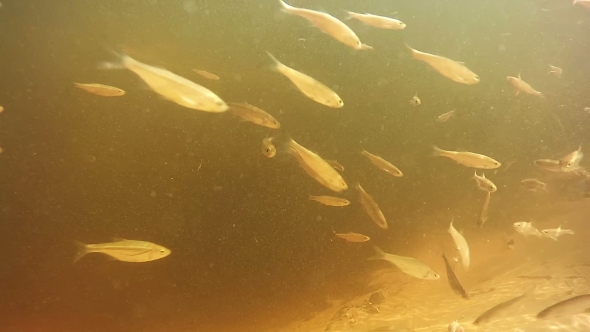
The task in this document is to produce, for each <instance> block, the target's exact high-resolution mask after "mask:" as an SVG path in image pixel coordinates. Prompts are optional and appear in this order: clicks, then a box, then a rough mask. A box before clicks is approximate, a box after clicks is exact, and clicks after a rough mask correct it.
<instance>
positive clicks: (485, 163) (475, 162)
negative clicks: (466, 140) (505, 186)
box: [433, 146, 502, 169]
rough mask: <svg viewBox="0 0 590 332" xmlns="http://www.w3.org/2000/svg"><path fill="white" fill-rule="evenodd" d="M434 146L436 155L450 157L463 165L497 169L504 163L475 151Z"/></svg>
mask: <svg viewBox="0 0 590 332" xmlns="http://www.w3.org/2000/svg"><path fill="white" fill-rule="evenodd" d="M433 148H434V154H433V155H434V156H442V157H447V158H450V159H452V160H454V161H456V162H457V163H458V164H461V165H463V166H467V167H471V168H480V169H495V168H499V167H500V166H502V164H500V163H499V162H498V161H496V160H494V159H492V158H490V157H488V156H484V155H482V154H478V153H473V152H459V151H446V150H442V149H439V148H437V147H436V146H434V147H433Z"/></svg>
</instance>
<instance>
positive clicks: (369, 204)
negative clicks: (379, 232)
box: [356, 183, 388, 229]
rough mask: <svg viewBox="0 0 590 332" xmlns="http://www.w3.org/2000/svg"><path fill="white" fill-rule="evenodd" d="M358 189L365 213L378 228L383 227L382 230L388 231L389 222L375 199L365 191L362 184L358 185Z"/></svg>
mask: <svg viewBox="0 0 590 332" xmlns="http://www.w3.org/2000/svg"><path fill="white" fill-rule="evenodd" d="M356 189H357V190H358V192H359V195H360V198H361V205H362V206H363V209H364V210H365V212H366V213H367V214H368V215H369V217H371V219H372V220H373V221H374V222H375V223H376V224H377V226H379V227H381V228H382V229H387V227H388V226H387V220H386V219H385V216H384V215H383V212H381V209H380V208H379V205H377V203H376V202H375V200H374V199H373V197H371V195H369V194H368V193H367V192H366V191H365V189H364V188H363V187H362V186H361V185H360V183H357V185H356Z"/></svg>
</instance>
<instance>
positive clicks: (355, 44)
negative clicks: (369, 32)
mask: <svg viewBox="0 0 590 332" xmlns="http://www.w3.org/2000/svg"><path fill="white" fill-rule="evenodd" d="M279 3H280V4H281V6H282V9H281V10H282V11H283V12H285V13H287V14H292V15H297V16H301V17H303V18H305V19H306V20H308V21H309V22H311V24H313V25H315V26H316V27H318V28H319V29H320V30H322V31H323V32H324V33H326V34H328V35H330V36H331V37H333V38H334V39H336V40H337V41H339V42H341V43H343V44H344V45H346V46H349V47H352V48H354V49H355V50H361V49H363V44H362V43H361V41H360V39H359V37H358V36H357V35H356V34H355V33H354V31H352V29H350V28H349V27H348V26H347V25H346V24H344V23H343V22H342V21H340V20H339V19H337V18H335V17H334V16H332V15H330V14H327V13H322V12H318V11H315V10H310V9H305V8H297V7H293V6H290V5H288V4H287V3H285V2H284V1H282V0H279Z"/></svg>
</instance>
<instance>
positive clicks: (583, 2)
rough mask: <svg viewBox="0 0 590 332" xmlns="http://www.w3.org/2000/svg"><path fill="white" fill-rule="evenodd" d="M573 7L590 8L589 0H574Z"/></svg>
mask: <svg viewBox="0 0 590 332" xmlns="http://www.w3.org/2000/svg"><path fill="white" fill-rule="evenodd" d="M573 4H574V5H580V6H582V7H586V8H590V0H574V2H573Z"/></svg>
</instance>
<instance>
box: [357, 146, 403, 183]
mask: <svg viewBox="0 0 590 332" xmlns="http://www.w3.org/2000/svg"><path fill="white" fill-rule="evenodd" d="M361 154H362V155H363V156H365V157H367V158H368V159H369V161H370V162H371V163H373V165H375V166H377V167H378V168H379V169H381V170H383V171H385V172H387V173H389V174H391V175H393V176H395V177H402V176H404V174H403V173H402V171H400V170H399V168H397V167H395V166H394V165H393V164H392V163H390V162H389V161H387V160H385V159H383V158H381V157H379V156H376V155H374V154H372V153H370V152H368V151H367V150H363V151H361Z"/></svg>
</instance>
